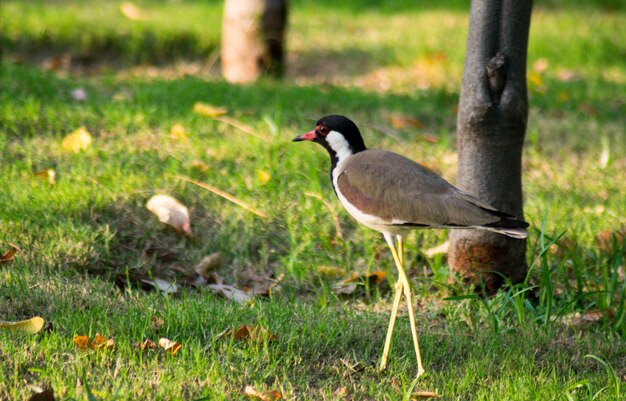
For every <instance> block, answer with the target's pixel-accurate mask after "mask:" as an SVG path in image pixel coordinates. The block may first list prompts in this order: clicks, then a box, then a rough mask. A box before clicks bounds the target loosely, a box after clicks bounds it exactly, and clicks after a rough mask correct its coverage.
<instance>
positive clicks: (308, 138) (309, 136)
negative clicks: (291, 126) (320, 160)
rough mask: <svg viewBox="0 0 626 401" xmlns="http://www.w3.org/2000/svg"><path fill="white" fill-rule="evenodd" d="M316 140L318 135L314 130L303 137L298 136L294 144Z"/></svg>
mask: <svg viewBox="0 0 626 401" xmlns="http://www.w3.org/2000/svg"><path fill="white" fill-rule="evenodd" d="M316 139H317V134H316V133H315V130H313V131H309V132H305V133H304V134H302V135H298V136H297V137H295V138H293V141H292V142H300V141H314V140H316Z"/></svg>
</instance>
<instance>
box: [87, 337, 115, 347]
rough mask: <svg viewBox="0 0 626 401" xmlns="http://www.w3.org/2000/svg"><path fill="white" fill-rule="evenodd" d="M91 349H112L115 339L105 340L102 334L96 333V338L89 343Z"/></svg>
mask: <svg viewBox="0 0 626 401" xmlns="http://www.w3.org/2000/svg"><path fill="white" fill-rule="evenodd" d="M91 348H92V349H113V348H115V339H113V338H109V339H107V338H105V337H104V336H103V335H102V334H100V333H96V337H95V338H94V339H93V341H92V342H91Z"/></svg>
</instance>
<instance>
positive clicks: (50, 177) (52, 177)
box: [35, 168, 57, 185]
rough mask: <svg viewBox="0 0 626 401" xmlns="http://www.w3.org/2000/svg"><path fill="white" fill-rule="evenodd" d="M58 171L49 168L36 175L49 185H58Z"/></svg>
mask: <svg viewBox="0 0 626 401" xmlns="http://www.w3.org/2000/svg"><path fill="white" fill-rule="evenodd" d="M56 175H57V173H56V171H54V170H53V169H51V168H49V169H46V170H41V171H38V172H36V173H35V177H37V178H40V179H42V180H44V181H48V184H50V185H54V184H56Z"/></svg>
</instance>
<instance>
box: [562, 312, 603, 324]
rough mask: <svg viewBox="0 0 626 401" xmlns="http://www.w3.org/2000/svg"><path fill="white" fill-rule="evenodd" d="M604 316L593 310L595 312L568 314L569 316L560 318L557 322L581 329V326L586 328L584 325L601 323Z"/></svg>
mask: <svg viewBox="0 0 626 401" xmlns="http://www.w3.org/2000/svg"><path fill="white" fill-rule="evenodd" d="M604 315H605V313H603V312H602V311H600V310H597V309H595V310H590V311H586V312H584V313H580V312H574V313H570V314H569V315H565V316H561V317H560V318H559V320H560V321H561V323H563V324H566V325H568V326H576V327H581V326H586V325H590V324H593V323H597V322H599V321H601V320H602V318H603V317H604Z"/></svg>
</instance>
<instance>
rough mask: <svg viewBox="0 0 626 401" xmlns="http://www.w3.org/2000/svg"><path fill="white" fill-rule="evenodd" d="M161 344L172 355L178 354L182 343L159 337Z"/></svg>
mask: <svg viewBox="0 0 626 401" xmlns="http://www.w3.org/2000/svg"><path fill="white" fill-rule="evenodd" d="M159 346H161V348H163V349H164V350H165V352H167V353H170V354H172V355H176V353H177V352H178V351H179V350H180V347H181V345H180V344H179V343H177V342H175V341H172V340H169V339H167V338H159Z"/></svg>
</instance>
